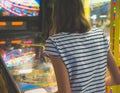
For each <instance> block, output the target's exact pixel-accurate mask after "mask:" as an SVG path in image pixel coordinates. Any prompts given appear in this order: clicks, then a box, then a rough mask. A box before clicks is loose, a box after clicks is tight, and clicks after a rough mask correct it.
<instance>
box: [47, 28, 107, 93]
mask: <svg viewBox="0 0 120 93" xmlns="http://www.w3.org/2000/svg"><path fill="white" fill-rule="evenodd" d="M45 51H46V52H47V53H49V54H51V55H55V56H60V57H61V58H62V59H63V61H64V64H65V65H66V67H67V69H68V73H69V77H70V83H71V89H72V93H105V81H104V80H105V75H106V65H107V53H108V51H109V43H108V40H107V39H106V37H105V35H104V32H103V31H102V30H101V29H97V28H96V29H92V30H91V31H89V32H86V33H66V32H62V33H59V34H56V35H54V36H51V37H49V38H48V40H47V41H46V50H45Z"/></svg>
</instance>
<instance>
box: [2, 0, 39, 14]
mask: <svg viewBox="0 0 120 93" xmlns="http://www.w3.org/2000/svg"><path fill="white" fill-rule="evenodd" d="M39 11H40V0H0V15H1V16H38V15H39Z"/></svg>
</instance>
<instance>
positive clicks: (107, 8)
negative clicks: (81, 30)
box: [84, 0, 120, 93]
mask: <svg viewBox="0 0 120 93" xmlns="http://www.w3.org/2000/svg"><path fill="white" fill-rule="evenodd" d="M119 4H120V1H119V0H84V5H85V13H86V17H87V18H89V19H90V22H91V25H92V26H93V27H99V28H102V29H103V31H104V32H105V34H106V36H107V39H108V40H109V41H110V48H111V51H112V53H113V55H114V57H115V59H116V62H117V66H118V67H120V59H119V58H120V46H119V45H120V44H119V39H120V36H119V35H120V31H119V30H120V29H119V25H118V24H120V16H119V15H120V12H119V9H120V5H119ZM107 76H109V72H108V73H107ZM119 91H120V85H115V86H107V88H106V93H119Z"/></svg>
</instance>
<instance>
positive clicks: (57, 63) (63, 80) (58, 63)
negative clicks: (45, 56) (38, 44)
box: [49, 55, 71, 93]
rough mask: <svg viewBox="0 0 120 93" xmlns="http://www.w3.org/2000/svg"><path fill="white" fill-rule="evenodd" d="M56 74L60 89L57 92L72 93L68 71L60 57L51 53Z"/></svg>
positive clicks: (50, 56)
mask: <svg viewBox="0 0 120 93" xmlns="http://www.w3.org/2000/svg"><path fill="white" fill-rule="evenodd" d="M49 58H50V59H51V61H52V64H53V67H54V72H55V75H56V80H57V85H58V91H57V93H71V88H70V81H69V76H68V71H67V69H66V66H65V64H64V63H63V61H62V60H61V58H60V57H56V56H52V55H49Z"/></svg>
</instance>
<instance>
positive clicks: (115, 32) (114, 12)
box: [107, 0, 120, 93]
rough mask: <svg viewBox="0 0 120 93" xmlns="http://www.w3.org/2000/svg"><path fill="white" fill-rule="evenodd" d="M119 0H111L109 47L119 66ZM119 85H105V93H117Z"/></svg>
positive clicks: (119, 88) (119, 89)
mask: <svg viewBox="0 0 120 93" xmlns="http://www.w3.org/2000/svg"><path fill="white" fill-rule="evenodd" d="M119 9H120V0H111V24H110V49H111V51H112V53H113V55H114V57H115V60H116V64H117V66H118V67H119V68H120V26H119V24H120V12H119ZM119 92H120V85H117V86H109V87H107V93H119Z"/></svg>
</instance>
